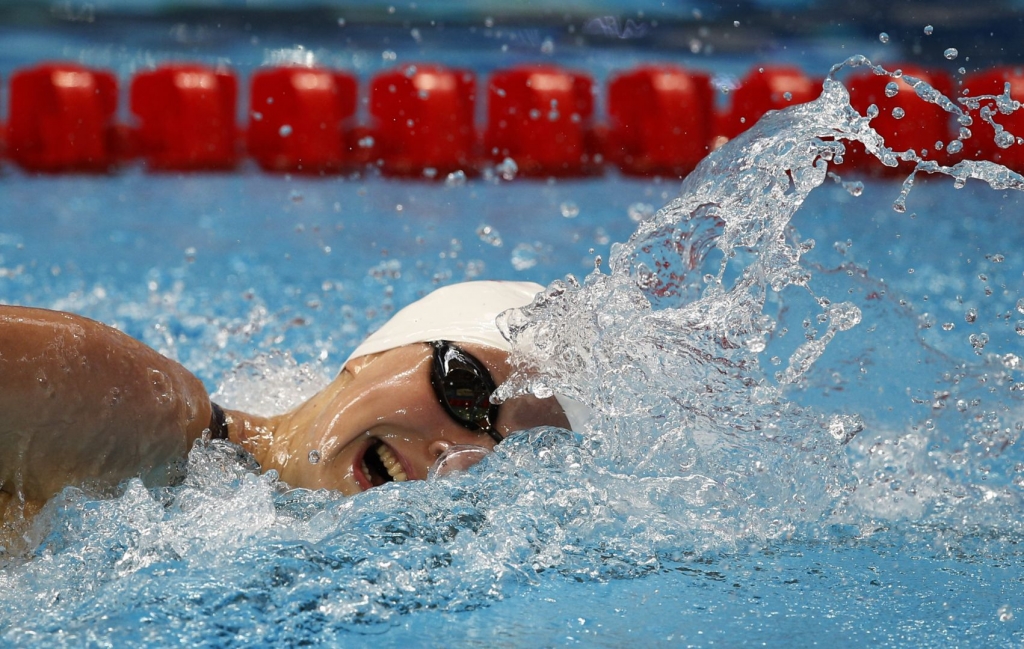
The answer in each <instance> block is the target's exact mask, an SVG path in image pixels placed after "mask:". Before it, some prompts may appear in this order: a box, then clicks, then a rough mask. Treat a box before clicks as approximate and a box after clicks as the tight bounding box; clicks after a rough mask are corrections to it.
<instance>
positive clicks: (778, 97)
mask: <svg viewBox="0 0 1024 649" xmlns="http://www.w3.org/2000/svg"><path fill="white" fill-rule="evenodd" d="M820 94H821V83H819V82H816V81H814V80H813V79H811V78H810V77H808V76H807V75H806V74H804V72H803V70H801V69H800V68H797V67H793V66H788V65H762V66H758V67H756V68H754V69H753V70H751V71H750V72H749V73H748V74H747V76H746V77H744V78H743V80H742V81H740V84H739V86H738V87H737V88H736V89H735V90H733V91H732V102H731V104H730V108H729V111H728V112H726V113H725V115H724V116H723V118H722V120H721V123H720V125H719V128H718V135H719V136H720V137H722V138H724V139H725V140H731V139H732V138H734V137H736V136H737V135H739V134H740V133H742V132H743V131H745V130H747V129H748V128H750V127H751V126H753V125H754V124H755V123H757V120H759V119H761V118H762V117H763V116H764V114H765V113H767V112H768V111H770V110H781V109H783V108H786V107H787V106H793V105H795V104H804V103H807V102H809V101H814V100H815V99H817V98H818V96H819V95H820Z"/></svg>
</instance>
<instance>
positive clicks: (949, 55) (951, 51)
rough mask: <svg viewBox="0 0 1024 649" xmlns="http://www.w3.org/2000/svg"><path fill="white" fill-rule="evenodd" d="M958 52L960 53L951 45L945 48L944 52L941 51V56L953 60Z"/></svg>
mask: <svg viewBox="0 0 1024 649" xmlns="http://www.w3.org/2000/svg"><path fill="white" fill-rule="evenodd" d="M959 54H960V52H957V51H956V48H955V47H951V48H949V49H947V50H946V51H945V52H943V53H942V56H944V57H946V58H947V59H949V60H950V61H952V60H953V59H955V58H956V57H957V56H958V55H959Z"/></svg>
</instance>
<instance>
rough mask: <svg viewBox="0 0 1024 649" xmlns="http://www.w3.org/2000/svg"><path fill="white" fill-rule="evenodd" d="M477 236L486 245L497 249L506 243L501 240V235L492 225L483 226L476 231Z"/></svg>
mask: <svg viewBox="0 0 1024 649" xmlns="http://www.w3.org/2000/svg"><path fill="white" fill-rule="evenodd" d="M476 236H478V237H480V240H481V241H483V242H484V243H487V244H490V245H492V246H494V247H495V248H500V247H501V245H502V243H504V242H503V241H502V239H501V233H500V232H498V229H497V228H496V227H494V226H492V225H487V224H484V225H481V226H480V227H479V228H477V229H476Z"/></svg>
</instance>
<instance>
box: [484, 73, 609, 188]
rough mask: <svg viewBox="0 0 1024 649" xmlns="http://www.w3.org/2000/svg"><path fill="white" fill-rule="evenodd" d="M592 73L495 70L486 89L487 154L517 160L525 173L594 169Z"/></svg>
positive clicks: (560, 173)
mask: <svg viewBox="0 0 1024 649" xmlns="http://www.w3.org/2000/svg"><path fill="white" fill-rule="evenodd" d="M592 87H593V83H592V81H591V80H590V77H588V76H586V75H584V74H582V73H579V72H571V71H568V70H562V69H560V68H556V67H553V66H524V67H518V68H513V69H510V70H503V71H498V72H495V73H494V74H493V75H492V76H491V80H490V83H489V84H488V92H487V102H488V104H487V132H486V136H485V138H484V148H485V154H486V155H487V157H489V158H491V159H493V160H495V161H500V160H503V159H504V158H507V157H508V158H512V159H513V160H515V162H516V164H517V166H518V167H519V171H520V172H521V173H523V174H526V175H535V176H536V175H545V176H566V175H579V174H584V173H590V172H593V171H596V170H597V168H598V167H599V166H600V162H601V160H600V159H599V158H596V159H595V154H596V153H597V146H596V142H595V138H594V134H593V129H592V126H591V118H592V117H593V112H594V96H593V92H592Z"/></svg>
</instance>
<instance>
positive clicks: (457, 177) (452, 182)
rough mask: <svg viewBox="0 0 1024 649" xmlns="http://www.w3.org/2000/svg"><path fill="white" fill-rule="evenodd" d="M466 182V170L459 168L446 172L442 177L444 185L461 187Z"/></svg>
mask: <svg viewBox="0 0 1024 649" xmlns="http://www.w3.org/2000/svg"><path fill="white" fill-rule="evenodd" d="M465 184H466V172H465V171H463V170H461V169H459V170H458V171H453V172H451V173H450V174H448V176H447V177H445V179H444V185H445V187H462V186H463V185H465Z"/></svg>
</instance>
